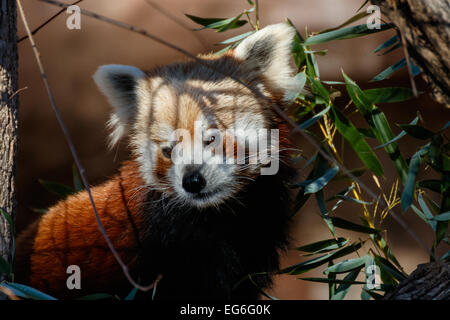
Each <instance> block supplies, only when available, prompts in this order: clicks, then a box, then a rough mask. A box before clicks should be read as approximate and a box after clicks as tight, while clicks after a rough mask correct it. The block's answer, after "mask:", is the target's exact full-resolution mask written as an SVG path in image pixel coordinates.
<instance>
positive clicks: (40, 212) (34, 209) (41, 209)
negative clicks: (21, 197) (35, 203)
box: [31, 208, 48, 214]
mask: <svg viewBox="0 0 450 320" xmlns="http://www.w3.org/2000/svg"><path fill="white" fill-rule="evenodd" d="M31 210H32V211H33V212H36V213H39V214H44V213H47V211H48V209H43V208H31Z"/></svg>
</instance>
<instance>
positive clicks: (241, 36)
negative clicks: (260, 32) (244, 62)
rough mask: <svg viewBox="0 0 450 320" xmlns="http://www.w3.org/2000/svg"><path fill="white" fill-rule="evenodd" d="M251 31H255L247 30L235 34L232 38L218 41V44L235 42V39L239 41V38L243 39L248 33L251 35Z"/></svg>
mask: <svg viewBox="0 0 450 320" xmlns="http://www.w3.org/2000/svg"><path fill="white" fill-rule="evenodd" d="M253 33H255V31H249V32H246V33H243V34H240V35H238V36H235V37H233V38H229V39H227V40H224V41H222V42H220V43H219V44H228V43H233V42H236V41H240V40H243V39H245V38H247V37H248V36H249V35H251V34H253Z"/></svg>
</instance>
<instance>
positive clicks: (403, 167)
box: [342, 72, 408, 183]
mask: <svg viewBox="0 0 450 320" xmlns="http://www.w3.org/2000/svg"><path fill="white" fill-rule="evenodd" d="M342 74H343V76H344V79H345V83H346V84H347V85H346V88H347V91H348V94H349V95H350V97H351V99H352V101H353V103H354V104H355V105H356V107H357V108H358V110H359V112H360V113H361V114H362V115H363V116H364V118H365V119H366V121H367V123H368V124H369V125H370V127H371V129H372V131H373V132H374V134H375V137H376V138H377V140H378V141H379V142H381V143H382V144H386V143H387V142H390V141H392V139H393V138H394V133H393V132H392V130H391V128H390V126H389V122H388V121H387V119H386V116H385V115H384V113H383V112H382V111H381V110H380V109H378V108H377V107H376V106H375V105H374V104H373V103H372V102H371V100H370V99H369V98H368V97H367V96H366V95H365V93H364V92H363V91H362V90H361V89H360V88H359V87H358V85H357V84H356V83H355V82H354V81H353V80H352V79H350V78H349V77H348V76H347V75H346V74H345V73H344V72H342ZM384 149H385V151H386V152H387V153H388V154H389V157H390V158H391V160H392V161H393V162H394V165H395V168H396V169H397V172H398V174H399V175H400V178H401V181H402V182H403V183H404V182H405V180H406V176H407V171H408V168H407V164H406V162H405V160H404V159H403V157H402V155H401V153H400V150H399V148H398V145H397V143H395V142H391V143H389V144H386V145H385V147H384Z"/></svg>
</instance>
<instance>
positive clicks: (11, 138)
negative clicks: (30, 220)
mask: <svg viewBox="0 0 450 320" xmlns="http://www.w3.org/2000/svg"><path fill="white" fill-rule="evenodd" d="M16 41H17V23H16V2H15V1H12V0H0V208H1V209H2V210H4V211H6V212H7V213H9V214H10V215H11V216H12V217H13V218H14V213H15V209H16V197H15V195H16V155H17V134H18V100H17V95H15V93H16V92H17V63H18V62H17V45H16ZM11 240H12V239H11V229H10V225H9V223H8V222H7V221H6V219H5V218H4V217H3V215H1V214H0V256H2V258H4V259H5V260H6V261H10V258H11ZM3 277H4V275H2V274H1V273H0V281H1V280H3Z"/></svg>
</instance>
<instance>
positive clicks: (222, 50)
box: [214, 45, 233, 56]
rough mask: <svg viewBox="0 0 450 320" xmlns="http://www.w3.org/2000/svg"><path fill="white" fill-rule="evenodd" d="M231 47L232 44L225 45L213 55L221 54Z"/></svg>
mask: <svg viewBox="0 0 450 320" xmlns="http://www.w3.org/2000/svg"><path fill="white" fill-rule="evenodd" d="M231 48H233V45H229V46H226V47H225V48H223V49H220V50H219V51H217V52H214V55H215V56H218V55H221V54H222V53H225V52H227V51H228V50H230V49H231Z"/></svg>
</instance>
